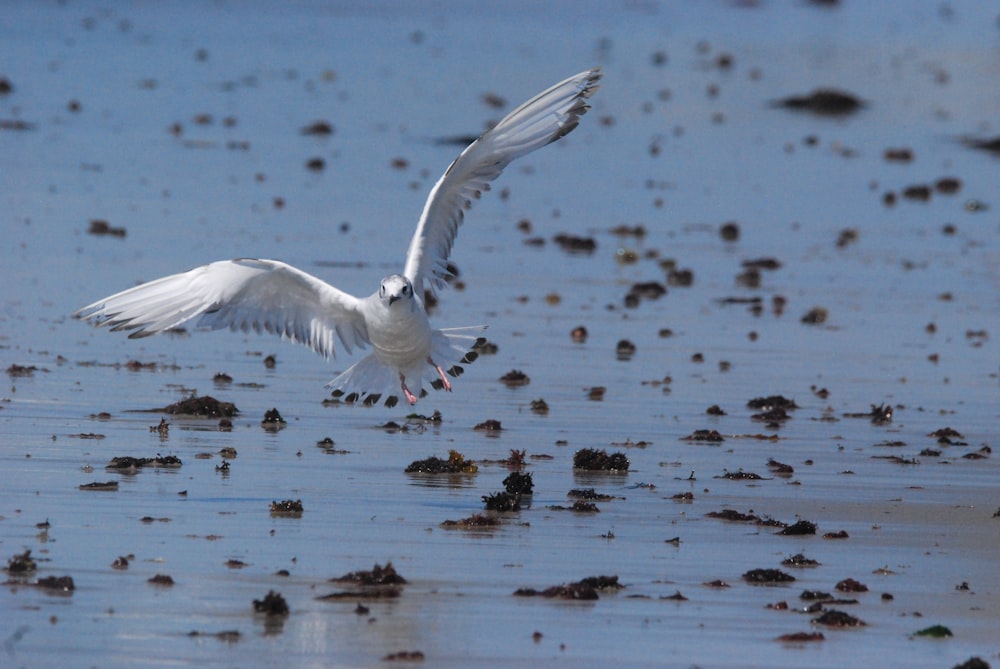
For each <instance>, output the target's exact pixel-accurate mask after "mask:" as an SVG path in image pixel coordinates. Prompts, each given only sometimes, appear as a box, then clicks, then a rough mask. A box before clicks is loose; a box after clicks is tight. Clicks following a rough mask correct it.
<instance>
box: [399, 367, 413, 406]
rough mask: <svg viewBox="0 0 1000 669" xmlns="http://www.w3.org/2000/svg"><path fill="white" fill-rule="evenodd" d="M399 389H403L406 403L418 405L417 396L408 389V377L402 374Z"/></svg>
mask: <svg viewBox="0 0 1000 669" xmlns="http://www.w3.org/2000/svg"><path fill="white" fill-rule="evenodd" d="M399 387H400V388H402V389H403V395H405V396H406V401H407V402H409V403H410V406H413V405H414V404H416V403H417V396H416V395H414V394H413V393H411V392H410V389H409V388H407V387H406V377H405V376H403V375H402V374H400V375H399Z"/></svg>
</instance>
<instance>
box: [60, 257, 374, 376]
mask: <svg viewBox="0 0 1000 669" xmlns="http://www.w3.org/2000/svg"><path fill="white" fill-rule="evenodd" d="M360 305H361V300H359V299H358V298H356V297H354V296H353V295H348V294H347V293H345V292H343V291H341V290H337V289H336V288H334V287H333V286H331V285H329V284H327V283H326V282H324V281H321V280H320V279H317V278H316V277H314V276H312V275H310V274H307V273H305V272H303V271H302V270H299V269H296V268H294V267H292V266H291V265H286V264H285V263H283V262H278V261H277V260H256V259H250V258H240V259H237V260H222V261H219V262H214V263H211V264H210V265H203V266H201V267H196V268H194V269H192V270H190V271H187V272H183V273H182V274H174V275H171V276H166V277H163V278H162V279H156V280H155V281H150V282H149V283H144V284H142V285H140V286H136V287H135V288H130V289H129V290H125V291H122V292H120V293H118V294H116V295H112V296H111V297H106V298H104V299H103V300H98V301H97V302H94V303H93V304H90V305H88V306H86V307H84V308H82V309H80V310H79V311H77V312H76V313H75V314H73V315H74V316H75V317H77V318H80V319H83V320H91V321H92V322H93V323H94V324H95V325H98V326H110V328H111V330H112V331H116V332H117V331H120V330H125V331H131V333H130V334H129V337H132V338H135V337H148V336H150V335H154V334H157V333H158V332H163V331H164V330H169V329H171V328H176V327H178V326H180V325H182V324H184V323H187V322H188V321H190V320H192V319H194V318H198V321H197V326H198V327H203V328H209V329H212V330H219V329H222V328H227V327H228V328H230V329H231V330H243V331H244V332H246V331H249V330H254V331H256V332H262V331H263V332H270V333H272V334H277V335H280V336H282V337H284V338H286V339H289V340H291V341H293V342H296V343H300V344H305V345H306V346H309V347H310V348H312V349H313V350H314V351H316V352H317V353H319V354H320V355H322V356H323V357H325V358H329V357H331V356H333V355H334V338H335V337H336V338H339V339H340V342H341V344H342V345H343V346H344V349H345V350H346V351H347V352H348V353H350V352H351V347H352V346H359V347H364V346H365V345H366V344H368V343H369V341H368V330H367V328H366V326H365V319H364V316H363V315H362V313H361V311H360Z"/></svg>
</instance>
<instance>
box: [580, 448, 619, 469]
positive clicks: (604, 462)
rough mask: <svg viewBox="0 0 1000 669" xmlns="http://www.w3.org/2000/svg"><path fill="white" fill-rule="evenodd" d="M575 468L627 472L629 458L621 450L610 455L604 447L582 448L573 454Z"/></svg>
mask: <svg viewBox="0 0 1000 669" xmlns="http://www.w3.org/2000/svg"><path fill="white" fill-rule="evenodd" d="M573 468H574V469H586V470H588V471H608V472H627V471H628V468H629V460H628V457H627V456H626V455H625V454H624V453H622V452H621V451H617V452H615V453H612V454H610V455H609V454H608V452H607V451H606V450H604V449H600V450H598V449H595V448H582V449H580V450H579V451H577V452H576V453H575V454H574V455H573Z"/></svg>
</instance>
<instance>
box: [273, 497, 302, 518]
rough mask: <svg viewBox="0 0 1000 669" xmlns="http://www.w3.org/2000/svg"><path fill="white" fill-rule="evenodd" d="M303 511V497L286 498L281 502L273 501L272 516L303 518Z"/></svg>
mask: <svg viewBox="0 0 1000 669" xmlns="http://www.w3.org/2000/svg"><path fill="white" fill-rule="evenodd" d="M302 512H303V507H302V500H301V499H296V500H291V499H285V500H282V501H280V502H271V517H272V518H301V517H302Z"/></svg>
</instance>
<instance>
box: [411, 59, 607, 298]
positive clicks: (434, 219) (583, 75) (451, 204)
mask: <svg viewBox="0 0 1000 669" xmlns="http://www.w3.org/2000/svg"><path fill="white" fill-rule="evenodd" d="M600 78H601V71H600V68H596V67H595V68H594V69H592V70H586V71H585V72H580V73H579V74H576V75H574V76H572V77H570V78H569V79H566V80H565V81H561V82H559V83H558V84H556V85H555V86H553V87H551V88H549V89H548V90H545V91H543V92H541V93H539V94H538V95H536V96H535V97H533V98H531V99H530V100H528V101H527V102H525V103H524V104H522V105H521V106H520V107H518V108H517V109H515V110H514V111H512V112H511V113H510V114H508V115H507V116H505V117H504V119H503V120H502V121H500V123H498V124H497V125H496V126H494V127H493V128H491V129H490V130H488V131H486V132H485V133H483V135H482V136H481V137H480V138H479V139H477V140H476V141H475V142H473V143H472V144H470V145H469V146H468V148H466V149H465V151H463V152H462V153H461V155H459V156H458V158H456V159H455V161H454V162H453V163H452V164H451V166H450V167H449V168H448V169H447V171H445V173H444V175H443V176H442V177H441V179H440V180H438V182H437V184H435V185H434V188H433V189H432V190H431V193H430V195H429V196H428V197H427V203H426V204H425V205H424V211H423V213H422V214H421V216H420V222H419V223H418V224H417V230H416V232H415V233H414V234H413V240H412V241H411V242H410V249H409V252H408V253H407V254H406V268H405V270H404V271H403V275H404V276H405V277H406V278H407V279H409V280H410V282H411V283H412V284H413V287H414V288H415V289H416V290H417V291H418V292H419V294H420V295H423V293H424V289H425V285H424V284H425V281H427V282H430V283H431V284H432V285H433V286H435V287H440V286H442V285H443V284H444V279H445V278H447V277H448V267H447V262H448V255H449V253H450V252H451V247H452V244H454V242H455V236H456V235H457V234H458V226H459V225H460V224H461V223H462V219H463V217H464V215H465V210H466V209H468V208H469V207H470V206H472V201H473V200H475V199H476V198H478V197H479V195H480V194H481V193H482V192H483V191H486V190H489V182H491V181H493V180H494V179H496V178H497V177H498V176H500V173H501V172H503V170H504V168H505V167H507V165H509V164H510V163H511V161H513V160H516V159H517V158H520V157H521V156H524V155H526V154H528V153H531V152H532V151H535V150H536V149H540V148H542V147H543V146H545V145H547V144H550V143H551V142H554V141H556V140H557V139H559V138H560V137H563V136H565V135H567V134H568V133H570V132H571V131H572V130H573V129H574V128H575V127H576V126H577V124H579V122H580V117H581V116H583V115H584V114H585V113H587V110H588V109H590V106H589V105H588V104H587V98H589V97H590V96H591V95H592V94H593V93H594V92H595V91H596V90H597V89H598V83H597V82H598V80H600Z"/></svg>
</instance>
